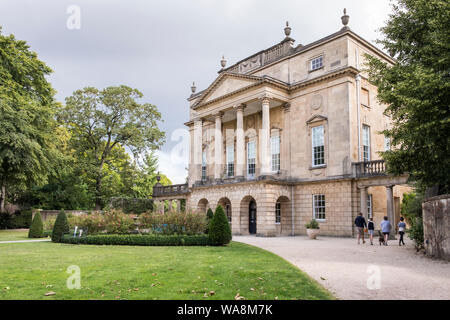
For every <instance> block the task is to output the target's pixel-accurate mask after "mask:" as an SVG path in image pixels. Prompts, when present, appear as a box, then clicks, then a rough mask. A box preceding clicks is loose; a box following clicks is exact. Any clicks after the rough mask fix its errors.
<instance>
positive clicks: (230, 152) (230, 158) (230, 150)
mask: <svg viewBox="0 0 450 320" xmlns="http://www.w3.org/2000/svg"><path fill="white" fill-rule="evenodd" d="M227 176H228V177H233V176H234V146H233V145H230V146H227Z"/></svg>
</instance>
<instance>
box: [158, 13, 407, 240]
mask: <svg viewBox="0 0 450 320" xmlns="http://www.w3.org/2000/svg"><path fill="white" fill-rule="evenodd" d="M348 20H349V17H348V15H346V13H345V11H344V16H343V17H342V24H343V27H342V28H341V29H340V30H339V31H337V32H336V33H333V34H331V35H329V36H327V37H324V38H322V39H319V40H317V41H315V42H313V43H310V44H307V45H303V44H299V45H294V43H295V40H294V39H292V38H291V37H290V33H291V28H290V27H289V25H288V23H286V28H285V29H284V32H285V38H284V39H283V40H282V41H281V42H279V43H277V44H275V45H274V46H272V47H270V48H268V49H265V50H262V51H260V52H258V53H256V54H253V55H251V56H250V57H247V58H245V59H243V60H241V61H239V62H237V63H235V64H233V65H232V66H230V67H226V61H225V59H224V58H223V59H222V61H221V65H222V69H221V70H220V71H219V72H218V77H217V78H216V80H214V82H213V83H211V85H210V86H209V87H208V88H206V89H205V90H203V91H200V92H196V87H195V85H193V86H192V95H191V96H190V97H189V98H188V101H189V103H190V121H189V122H187V123H186V126H188V128H189V131H190V139H191V141H190V164H189V179H188V180H189V181H188V184H186V185H175V186H168V187H162V186H160V185H157V186H156V187H155V189H154V199H155V200H156V201H160V200H180V199H185V200H186V207H187V208H188V209H191V210H200V211H205V210H206V209H207V208H209V207H211V208H213V209H214V208H215V207H216V206H217V205H218V204H221V205H222V206H223V207H224V208H225V209H226V212H227V215H228V218H229V221H230V224H231V229H232V232H233V234H249V233H250V234H257V235H261V236H276V235H297V234H304V233H305V224H306V223H307V222H309V221H310V220H311V219H313V218H315V219H316V220H317V221H318V222H319V224H320V229H321V231H320V232H321V234H324V235H334V236H352V235H353V234H354V233H355V230H354V223H353V222H354V219H355V217H356V215H357V214H358V212H360V211H361V212H363V214H364V215H365V216H366V217H367V216H373V217H374V220H375V223H376V225H377V226H378V225H379V222H380V221H381V219H382V217H383V216H384V215H388V216H389V217H390V220H391V221H393V220H394V221H395V222H398V219H399V215H400V212H399V211H400V201H401V198H402V195H403V192H405V191H406V190H408V189H409V187H408V186H406V185H405V183H406V181H407V176H401V177H392V176H388V175H387V174H386V173H385V166H384V161H383V160H380V159H381V158H380V155H379V152H380V151H385V150H386V149H388V148H390V143H389V140H388V139H386V138H385V137H384V136H383V134H382V133H380V132H381V131H382V130H384V129H385V128H388V127H389V123H390V119H389V118H388V117H386V116H384V115H383V111H384V109H385V107H384V106H383V105H380V104H379V103H378V102H377V100H376V94H377V88H376V87H374V86H373V85H371V84H370V83H369V82H368V81H367V77H366V75H365V74H364V72H362V70H361V69H362V64H363V62H364V56H365V54H369V55H372V56H375V57H377V58H379V59H381V60H383V61H384V62H386V63H388V64H393V63H395V61H394V60H393V59H392V58H391V57H390V56H388V55H387V54H385V53H383V52H382V51H380V50H379V49H378V48H376V47H375V46H373V45H372V44H371V43H369V42H368V41H366V40H364V39H363V38H361V37H360V36H358V35H357V34H356V33H354V32H353V31H352V30H350V28H349V27H348V26H347V24H348Z"/></svg>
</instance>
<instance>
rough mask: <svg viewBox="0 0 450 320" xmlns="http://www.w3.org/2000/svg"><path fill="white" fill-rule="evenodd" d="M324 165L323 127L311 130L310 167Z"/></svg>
mask: <svg viewBox="0 0 450 320" xmlns="http://www.w3.org/2000/svg"><path fill="white" fill-rule="evenodd" d="M323 164H325V144H324V137H323V126H317V127H313V128H312V165H313V167H314V166H320V165H323Z"/></svg>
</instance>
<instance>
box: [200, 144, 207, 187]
mask: <svg viewBox="0 0 450 320" xmlns="http://www.w3.org/2000/svg"><path fill="white" fill-rule="evenodd" d="M206 157H207V155H206V150H203V151H202V170H201V173H202V181H206V178H207V176H206V173H207V172H206V170H207V167H206V165H207V163H206Z"/></svg>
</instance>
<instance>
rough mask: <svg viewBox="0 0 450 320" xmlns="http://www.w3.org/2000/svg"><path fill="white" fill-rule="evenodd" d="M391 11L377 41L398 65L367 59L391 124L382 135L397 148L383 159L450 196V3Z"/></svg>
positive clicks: (403, 5) (403, 3) (413, 2)
mask: <svg viewBox="0 0 450 320" xmlns="http://www.w3.org/2000/svg"><path fill="white" fill-rule="evenodd" d="M392 8H393V13H392V14H391V15H390V16H389V19H388V21H387V23H386V25H385V26H384V27H382V28H381V31H382V33H383V35H384V39H383V40H380V41H379V43H381V44H382V45H383V46H384V48H385V49H387V50H388V52H389V53H390V54H391V55H392V56H394V57H395V58H396V60H397V63H396V64H395V65H393V66H390V65H387V64H385V63H383V62H381V61H380V60H378V59H376V58H374V57H370V56H367V58H368V71H369V78H370V80H371V81H372V82H373V83H374V84H376V85H377V86H378V99H379V101H380V102H382V103H384V104H386V105H387V108H386V111H385V113H386V114H387V115H389V116H391V117H392V120H393V123H392V128H390V129H388V130H385V132H384V133H385V134H386V135H387V136H389V137H391V139H392V145H394V146H397V148H395V149H393V150H392V151H388V152H385V153H383V157H384V158H385V159H386V161H387V163H388V168H389V171H390V172H392V173H394V174H400V173H403V172H409V173H410V175H411V180H413V181H416V182H417V183H418V184H419V185H421V186H422V187H425V188H428V190H431V189H434V190H435V192H434V193H445V192H450V156H449V155H450V139H449V133H450V107H449V102H450V99H449V98H450V97H449V94H450V82H449V77H450V54H449V52H450V2H449V1H448V0H398V1H397V2H396V3H394V4H392Z"/></svg>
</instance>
